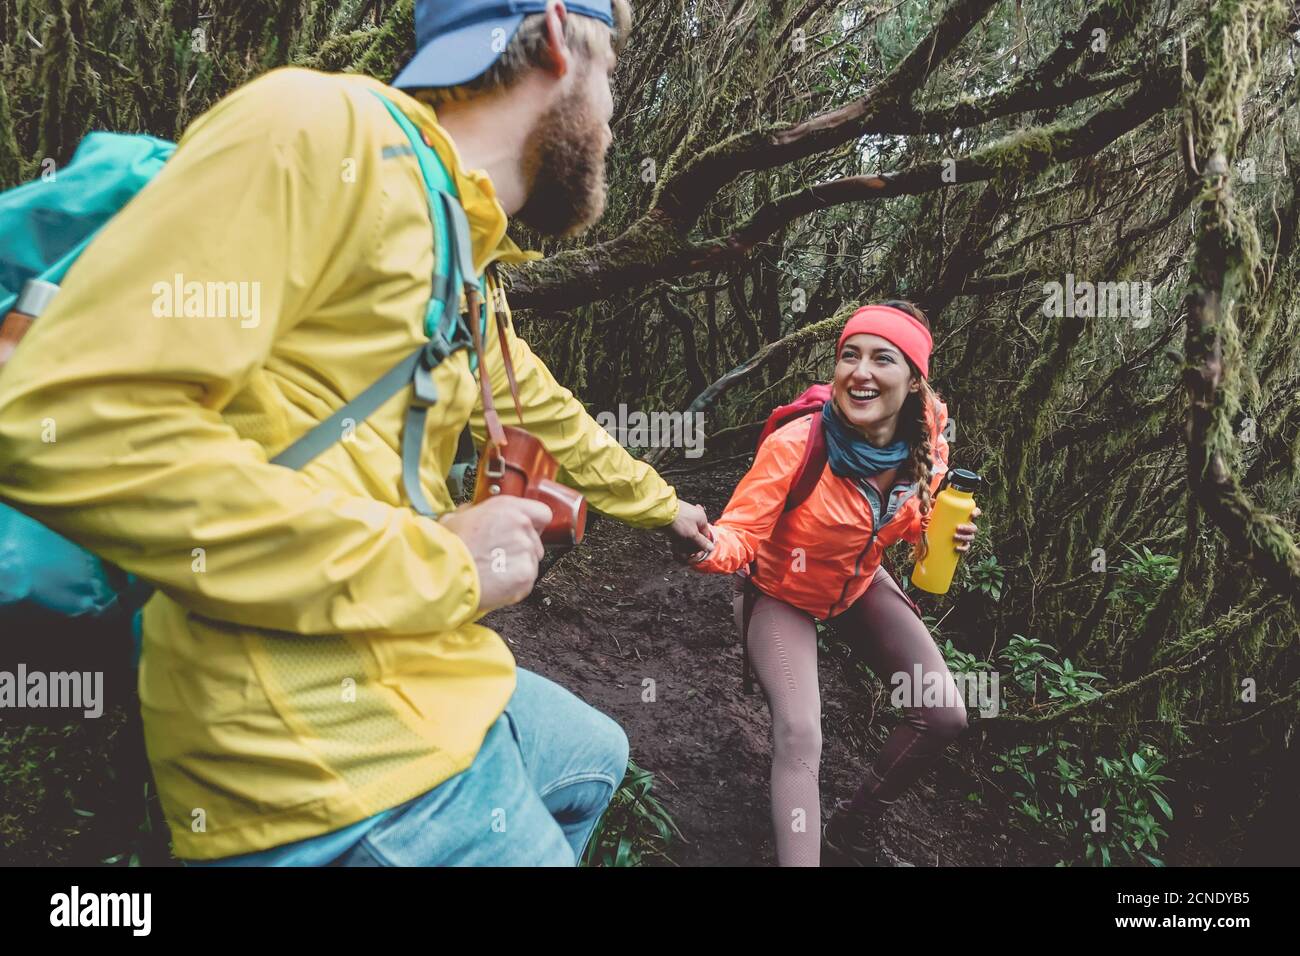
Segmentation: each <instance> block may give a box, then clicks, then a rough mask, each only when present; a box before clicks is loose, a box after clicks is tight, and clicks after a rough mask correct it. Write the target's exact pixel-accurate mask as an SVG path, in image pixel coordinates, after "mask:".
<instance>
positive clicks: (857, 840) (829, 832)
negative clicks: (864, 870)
mask: <svg viewBox="0 0 1300 956" xmlns="http://www.w3.org/2000/svg"><path fill="white" fill-rule="evenodd" d="M848 803H849V802H848V801H847V800H841V801H840V802H839V803H838V804H836V806H835V809H834V810H833V811H832V812H831V816H830V819H829V820H828V821H827V822H826V825H825V826H824V827H823V828H822V838H823V839H824V840H825V842H826V846H827V847H829V848H830V849H831V850H832V851H834V852H835V854H837V855H838V856H839V857H841V859H842V860H843V861H844V862H845V863H847V864H849V865H850V866H893V865H894V862H893V860H892V858H891V857H890V855H889V853H888V852H887V851H886V850H885V847H884V844H883V843H882V842H881V838H880V836H881V830H882V826H881V820H880V818H879V817H869V816H867V815H866V814H862V813H855V812H854V811H853V810H850V809H849V805H848Z"/></svg>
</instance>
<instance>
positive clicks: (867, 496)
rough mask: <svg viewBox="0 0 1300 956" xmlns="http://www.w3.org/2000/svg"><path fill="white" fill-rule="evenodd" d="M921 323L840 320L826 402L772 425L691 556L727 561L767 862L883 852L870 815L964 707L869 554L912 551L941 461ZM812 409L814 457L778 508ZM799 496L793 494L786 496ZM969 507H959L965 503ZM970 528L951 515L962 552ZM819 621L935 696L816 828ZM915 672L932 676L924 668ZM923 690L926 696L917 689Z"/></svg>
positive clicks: (882, 312)
mask: <svg viewBox="0 0 1300 956" xmlns="http://www.w3.org/2000/svg"><path fill="white" fill-rule="evenodd" d="M931 348H932V339H931V335H930V326H929V321H928V320H927V319H926V318H925V315H924V314H923V313H922V312H921V310H920V309H918V308H916V306H914V305H912V304H911V303H909V302H900V301H890V302H886V303H883V304H881V305H868V306H865V307H864V308H862V309H859V310H858V311H857V312H855V313H854V314H853V316H852V317H851V318H850V319H849V321H848V323H847V324H846V325H845V327H844V330H843V332H841V333H840V338H839V343H838V345H837V348H836V364H835V375H834V378H833V380H832V382H831V387H830V396H831V397H830V399H829V400H828V401H826V402H825V404H824V405H822V407H820V408H817V409H816V410H815V411H814V412H813V413H812V414H808V415H804V416H802V417H799V418H797V419H795V420H794V421H791V422H788V423H787V424H785V425H783V426H782V427H780V428H777V429H776V430H775V431H773V432H772V433H771V434H770V435H769V436H768V437H767V438H766V440H764V441H763V442H762V443H761V444H760V446H759V449H758V453H757V455H756V456H755V458H754V464H753V465H752V466H751V467H750V470H749V472H748V473H747V474H746V475H745V477H744V478H743V479H742V480H741V482H740V484H739V485H738V486H737V487H736V490H735V493H734V494H733V495H732V496H731V501H730V502H729V503H728V505H727V508H726V510H725V512H724V513H723V515H722V517H721V518H720V519H719V520H718V521H717V522H716V523H715V524H714V525H713V526H712V531H713V539H714V544H713V547H712V549H711V550H710V551H709V552H707V553H703V552H701V553H699V554H696V555H693V556H692V557H691V559H690V560H691V562H692V565H693V566H694V567H695V568H696V569H698V570H700V571H710V572H716V573H735V574H736V578H735V581H736V592H737V594H736V602H735V607H736V618H737V625H738V627H741V628H742V629H743V627H744V623H745V622H744V617H745V616H746V615H745V613H744V604H745V601H744V597H743V595H744V588H745V586H746V583H745V578H746V576H748V578H749V584H750V586H752V587H753V588H754V589H755V590H754V592H752V593H753V595H754V596H753V597H752V598H751V603H750V605H749V614H748V617H749V620H748V634H747V640H748V644H747V646H748V654H749V659H750V661H751V662H752V664H753V668H754V672H755V673H756V674H757V675H758V679H759V682H760V684H761V685H762V687H763V691H764V693H765V694H766V696H767V700H768V705H769V707H770V709H771V712H772V721H773V755H772V823H773V827H774V829H775V831H776V850H777V859H778V862H779V863H780V864H781V865H782V866H817V865H819V863H820V859H821V838H822V837H823V836H824V837H825V840H826V843H827V845H828V846H830V847H831V848H832V849H833V850H835V851H836V852H837V853H838V854H839V855H840V856H841V857H843V858H845V859H846V860H847V861H848V862H853V863H858V864H860V865H868V866H870V865H881V864H882V863H886V864H887V860H888V855H887V854H886V852H885V851H884V848H883V846H882V844H881V841H880V831H881V825H880V821H881V818H882V815H883V814H884V813H885V811H887V810H888V809H889V808H890V807H891V806H892V805H893V804H894V803H895V802H896V801H897V800H898V798H899V796H900V795H901V794H902V793H903V791H904V790H906V789H907V787H908V786H910V785H911V784H912V783H913V782H914V781H915V780H916V779H917V778H918V777H920V776H921V774H922V773H924V772H925V770H926V769H927V768H929V767H930V766H931V765H932V764H933V762H934V761H935V760H936V759H937V758H938V756H939V754H940V753H941V752H942V751H943V749H944V748H945V747H946V746H947V745H948V743H949V742H951V741H952V740H953V739H955V738H956V737H957V736H958V735H959V734H961V733H962V731H963V730H965V728H966V711H965V708H964V707H963V706H962V704H961V702H960V697H959V694H958V692H957V688H956V685H955V682H954V681H953V678H952V675H951V673H949V671H948V667H947V665H946V664H945V663H944V659H943V655H942V654H940V653H939V649H938V647H936V645H935V642H934V640H933V638H932V637H931V636H930V632H929V630H928V629H927V628H926V626H925V624H924V623H923V622H922V621H921V617H920V612H919V611H918V610H917V609H916V606H915V605H914V604H913V603H912V602H911V600H910V599H909V598H908V597H907V596H906V595H905V594H904V593H903V591H902V589H901V588H900V587H899V585H898V584H897V583H896V582H895V581H894V579H893V577H892V576H891V575H890V574H889V573H888V572H887V570H886V569H885V568H884V567H882V565H881V560H882V556H883V553H884V551H885V549H886V548H888V547H889V546H890V545H892V544H894V543H895V542H896V541H899V540H903V539H906V540H907V541H910V542H912V543H913V557H914V558H919V557H922V556H924V555H925V554H926V553H927V551H928V543H927V541H926V539H925V537H924V535H923V532H924V530H925V529H926V528H927V527H928V525H929V517H930V509H931V502H932V500H933V496H934V495H935V494H936V493H937V491H938V488H939V483H940V480H941V479H942V477H943V475H944V473H945V472H946V471H947V470H948V444H947V442H946V440H945V439H944V437H943V427H944V422H945V421H946V419H947V406H946V405H944V403H943V402H942V401H940V400H939V397H938V396H937V395H936V394H935V393H934V392H933V391H932V390H931V388H930V385H929V360H930V350H931ZM814 415H815V416H817V417H818V418H819V419H820V423H819V424H820V426H821V429H822V431H823V433H824V436H825V445H826V459H827V461H826V465H825V467H824V468H823V469H822V470H821V473H820V477H819V478H817V482H816V485H815V486H814V487H812V489H811V491H810V492H809V493H807V494H806V497H804V498H803V500H802V501H801V502H799V503H798V504H796V505H795V506H794V507H792V508H788V510H787V507H788V506H787V501H788V500H790V496H791V491H792V486H793V485H794V483H795V478H796V475H797V474H798V472H799V471H800V468H801V465H802V463H803V462H804V453H805V449H806V448H807V447H808V443H809V439H810V435H811V434H812V431H811V426H812V425H813V418H814ZM796 497H798V496H796ZM978 514H979V510H978V509H976V510H975V512H974V515H975V516H977V515H978ZM975 531H976V529H975V525H973V524H963V525H959V526H958V528H957V532H956V540H955V542H954V546H955V547H956V548H957V550H959V551H965V550H967V549H969V547H970V542H971V540H972V539H973V538H974V536H975ZM814 619H822V620H826V621H827V622H828V623H829V624H830V625H831V627H832V629H833V631H834V632H835V633H836V635H837V636H838V637H839V638H840V639H842V640H846V641H847V642H849V643H850V644H851V645H852V647H853V648H854V650H855V652H857V653H858V654H860V655H861V656H862V657H863V658H864V659H865V660H866V661H867V663H868V664H869V665H870V667H871V668H872V670H873V671H874V672H875V673H876V675H877V676H878V677H880V678H881V679H882V680H886V681H890V678H891V676H892V677H893V680H892V681H890V682H891V683H892V684H898V683H901V682H902V681H907V682H908V683H911V682H913V680H914V675H915V668H916V667H918V666H919V667H920V668H921V669H922V672H923V673H924V674H925V675H927V676H926V677H925V678H923V684H922V686H923V687H930V686H935V685H933V684H932V683H931V682H932V681H934V680H936V679H937V680H938V681H940V682H941V686H942V687H943V688H944V690H945V693H943V694H942V695H940V700H941V704H940V705H938V706H936V705H934V704H929V705H925V704H922V703H921V700H922V698H921V689H922V688H921V687H917V688H914V689H913V698H912V699H913V701H914V702H915V704H916V706H908V707H905V708H904V710H905V719H904V721H903V723H901V724H900V725H899V726H898V727H897V728H895V730H894V731H893V733H892V734H891V735H890V737H889V739H888V740H887V741H886V742H885V745H884V747H883V748H882V749H881V751H880V754H879V755H878V756H877V758H876V760H875V763H874V764H873V765H872V767H871V769H870V771H869V772H868V774H867V776H866V779H865V780H864V781H863V783H862V785H861V786H860V787H859V788H858V790H857V792H856V793H855V794H854V795H853V797H852V799H850V800H847V801H842V802H841V803H840V804H839V805H838V806H837V807H836V810H835V812H834V813H833V814H832V816H831V819H830V820H829V822H828V823H827V825H826V828H825V831H824V833H823V832H822V828H821V825H820V817H821V804H820V793H819V788H818V766H819V763H820V760H821V700H820V695H819V693H818V688H817V630H816V625H815V623H814ZM929 675H935V677H930V676H929ZM927 699H929V698H927Z"/></svg>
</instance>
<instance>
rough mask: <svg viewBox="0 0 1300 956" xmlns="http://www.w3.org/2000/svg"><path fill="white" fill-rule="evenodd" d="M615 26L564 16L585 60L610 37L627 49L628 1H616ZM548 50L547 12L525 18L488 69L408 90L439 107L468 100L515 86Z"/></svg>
mask: <svg viewBox="0 0 1300 956" xmlns="http://www.w3.org/2000/svg"><path fill="white" fill-rule="evenodd" d="M610 7H611V9H612V11H613V14H614V26H613V27H612V28H611V27H606V26H605V24H604V23H603V22H602V21H600V20H597V19H596V18H595V17H588V16H583V15H581V14H576V13H570V14H569V15H568V16H567V17H565V18H564V42H565V43H566V44H568V46H569V49H571V50H573V51H574V53H576V54H577V55H578V56H579V57H580V58H581V59H582V60H583V61H584V62H588V63H589V62H590V61H591V59H592V57H593V56H595V54H596V51H597V49H598V45H599V44H600V43H601V42H603V41H604V40H605V39H606V38H608V40H609V42H610V44H611V45H612V46H613V49H614V53H615V55H617V54H619V53H622V52H623V47H624V46H625V45H626V44H627V35H628V33H629V32H630V30H631V29H632V7H631V4H630V3H629V2H628V0H612V2H611V4H610ZM545 51H546V14H544V13H533V14H529V15H528V16H526V17H524V19H523V22H522V23H520V24H519V29H518V30H516V31H515V35H514V36H513V37H511V38H510V42H509V43H507V44H506V48H505V49H504V50H502V51H501V55H500V56H499V57H497V58H496V60H494V61H493V63H492V65H491V66H490V67H488V68H487V71H486V72H484V73H482V74H481V75H479V76H476V77H474V79H472V80H470V81H469V82H467V83H461V84H459V85H458V86H430V87H422V88H420V89H413V90H407V91H406V92H407V93H409V94H410V95H411V96H413V97H415V98H416V99H417V100H420V101H422V102H424V103H427V104H429V105H430V106H432V107H434V108H435V109H437V108H438V107H439V106H441V105H442V104H444V103H451V102H465V101H467V100H472V99H476V98H477V97H480V96H485V95H488V94H490V93H494V92H496V91H497V90H505V89H509V88H510V87H512V86H514V85H515V84H516V83H518V82H519V80H520V79H521V78H522V77H523V76H524V74H525V73H527V72H528V71H529V70H531V69H532V68H533V67H536V66H540V65H541V64H542V62H543V57H544V55H545Z"/></svg>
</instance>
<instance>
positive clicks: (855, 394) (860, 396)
mask: <svg viewBox="0 0 1300 956" xmlns="http://www.w3.org/2000/svg"><path fill="white" fill-rule="evenodd" d="M849 397H850V398H852V399H853V400H854V401H858V402H865V401H867V400H868V399H872V398H879V397H880V392H878V391H877V390H876V389H874V388H851V389H849Z"/></svg>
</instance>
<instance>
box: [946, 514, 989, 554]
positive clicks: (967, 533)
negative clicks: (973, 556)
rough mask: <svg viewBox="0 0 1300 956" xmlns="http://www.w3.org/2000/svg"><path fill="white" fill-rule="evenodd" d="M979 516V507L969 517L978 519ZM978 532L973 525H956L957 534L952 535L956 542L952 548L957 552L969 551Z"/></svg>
mask: <svg viewBox="0 0 1300 956" xmlns="http://www.w3.org/2000/svg"><path fill="white" fill-rule="evenodd" d="M980 514H982V512H981V511H980V509H979V507H978V506H976V508H975V510H974V511H972V512H971V513H970V516H971V517H972V518H978V517H979V516H980ZM978 530H979V529H978V528H976V527H975V525H973V524H959V525H957V533H956V534H954V535H953V540H954V541H956V542H957V543H956V544H955V545H954V547H955V548H956V549H957V550H958V551H962V552H965V551H969V550H970V545H971V542H972V541H974V540H975V532H976V531H978Z"/></svg>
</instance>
